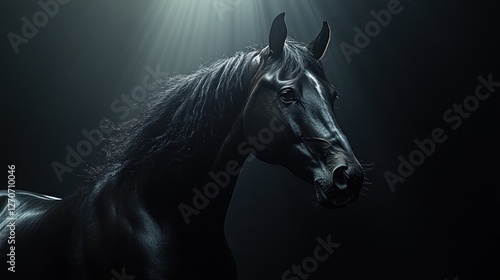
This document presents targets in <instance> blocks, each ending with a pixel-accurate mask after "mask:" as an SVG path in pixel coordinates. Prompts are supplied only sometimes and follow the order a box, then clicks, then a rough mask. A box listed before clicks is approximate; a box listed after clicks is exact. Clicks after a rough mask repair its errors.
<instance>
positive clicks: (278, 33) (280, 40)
mask: <svg viewBox="0 0 500 280" xmlns="http://www.w3.org/2000/svg"><path fill="white" fill-rule="evenodd" d="M286 36H287V28H286V24H285V13H281V14H279V15H277V16H276V18H274V21H273V25H272V26H271V31H270V32H269V48H270V49H271V52H272V53H271V55H272V56H279V55H280V54H281V53H282V52H283V46H284V45H285V40H286Z"/></svg>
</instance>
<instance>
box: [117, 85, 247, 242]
mask: <svg viewBox="0 0 500 280" xmlns="http://www.w3.org/2000/svg"><path fill="white" fill-rule="evenodd" d="M239 95H240V96H244V93H241V94H239ZM243 102H244V101H243V100H242V101H241V102H237V103H239V104H235V107H233V108H232V109H231V112H227V114H226V115H225V120H227V119H231V120H232V123H231V124H229V122H227V121H221V122H220V123H217V124H216V126H217V127H216V128H215V130H216V131H218V134H217V136H214V137H213V138H211V139H207V142H206V145H205V146H204V148H203V149H202V150H199V151H197V152H196V153H195V154H193V155H190V156H189V157H185V158H184V159H183V160H180V161H178V162H174V163H169V164H156V166H154V167H148V166H145V167H143V168H142V169H141V170H137V172H135V174H134V175H133V176H126V178H125V177H123V178H117V181H115V183H114V185H115V186H114V188H113V189H115V190H114V191H113V193H114V195H115V196H117V197H118V198H119V197H122V196H123V195H122V193H123V192H125V191H127V192H129V193H134V194H138V195H137V196H134V197H135V198H134V199H135V201H133V202H132V203H134V204H136V205H140V207H143V208H144V209H145V210H146V211H147V212H149V213H151V215H152V217H153V219H155V220H156V221H157V222H158V223H164V224H166V225H168V227H169V228H172V226H174V227H175V228H177V229H179V230H181V231H183V232H186V231H187V232H190V233H202V234H204V235H206V236H210V234H209V233H210V232H212V233H213V234H214V235H220V234H221V233H222V232H223V225H224V220H225V216H226V213H227V210H228V206H229V203H230V200H231V196H232V193H233V189H234V186H235V183H236V179H237V177H238V171H239V169H240V168H241V166H242V165H243V163H244V161H245V158H246V155H244V154H240V153H238V145H239V144H240V143H242V141H243V126H242V121H241V111H242V108H243ZM108 193H110V192H108ZM129 211H135V210H134V209H130V210H129Z"/></svg>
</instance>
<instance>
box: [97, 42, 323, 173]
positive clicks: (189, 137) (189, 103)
mask: <svg viewBox="0 0 500 280" xmlns="http://www.w3.org/2000/svg"><path fill="white" fill-rule="evenodd" d="M263 51H264V52H265V54H266V55H268V54H269V49H268V48H265V49H264V50H263ZM259 52H260V51H258V50H255V49H253V50H249V51H246V52H237V53H236V54H235V55H233V56H231V57H228V58H223V59H220V60H217V61H215V62H214V63H212V64H210V65H208V66H202V67H200V68H199V69H198V70H197V71H195V72H194V73H192V74H189V75H178V76H174V77H171V78H168V79H166V80H161V81H158V82H157V89H156V91H155V92H154V93H152V94H150V95H149V96H148V97H149V98H148V100H147V101H146V102H145V103H144V104H143V108H142V113H141V114H140V115H139V116H137V117H135V118H133V119H131V120H129V121H126V122H123V123H120V124H114V125H113V126H114V127H113V129H114V130H115V131H116V132H115V133H114V134H113V135H110V136H109V138H110V139H109V143H108V144H107V146H106V148H105V156H104V159H103V161H102V163H101V165H100V166H98V167H94V168H92V169H91V170H89V171H90V174H91V177H92V178H93V179H99V178H102V176H105V177H109V176H113V175H114V174H116V173H118V172H121V173H123V172H125V173H133V170H135V169H136V168H138V167H140V166H151V165H152V164H154V163H155V162H157V161H160V160H161V161H168V162H169V163H173V162H178V161H181V160H183V159H184V158H186V157H191V156H193V155H194V154H196V152H198V151H199V150H202V149H203V147H204V145H205V143H206V142H207V141H208V139H209V138H213V137H214V136H217V133H218V131H217V125H216V124H220V123H221V122H223V123H224V122H228V124H229V125H231V123H229V122H231V121H234V120H227V119H225V117H227V115H228V110H232V109H234V108H233V107H234V104H235V98H240V96H242V94H239V95H238V93H241V92H242V91H244V90H245V85H246V86H248V85H249V83H250V82H251V81H250V79H251V77H248V75H247V74H248V72H249V68H250V67H249V66H250V63H251V62H252V59H253V58H254V57H255V55H257V54H258V53H259ZM311 63H312V65H314V68H317V67H319V68H321V69H322V66H321V63H319V62H318V61H317V60H315V59H314V58H313V56H312V55H311V54H310V52H309V51H306V46H305V45H304V44H302V43H299V42H296V41H294V40H292V39H290V38H288V39H287V41H286V43H285V46H284V50H283V53H282V54H281V56H280V57H279V58H276V59H269V63H267V64H266V65H265V66H264V67H265V68H264V69H263V71H267V72H274V73H278V75H279V77H280V78H282V79H289V80H290V79H296V78H299V77H300V76H301V75H302V73H303V72H304V70H305V68H306V66H307V65H311ZM320 73H323V72H322V71H321V72H320ZM245 96H246V95H245ZM239 109H241V108H239ZM130 171H132V172H130Z"/></svg>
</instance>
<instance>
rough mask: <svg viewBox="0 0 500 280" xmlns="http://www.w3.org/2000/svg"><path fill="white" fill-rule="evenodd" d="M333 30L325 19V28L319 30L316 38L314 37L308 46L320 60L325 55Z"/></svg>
mask: <svg viewBox="0 0 500 280" xmlns="http://www.w3.org/2000/svg"><path fill="white" fill-rule="evenodd" d="M330 37H331V31H330V26H329V25H328V23H327V22H326V21H323V28H322V29H321V32H319V34H318V36H317V37H316V39H314V40H313V41H312V42H311V43H309V45H307V48H308V49H309V50H310V51H311V52H312V54H313V55H314V57H315V58H316V59H317V60H320V59H322V58H323V56H325V54H326V50H327V49H328V45H329V44H330Z"/></svg>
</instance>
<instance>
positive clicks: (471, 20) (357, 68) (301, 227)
mask: <svg viewBox="0 0 500 280" xmlns="http://www.w3.org/2000/svg"><path fill="white" fill-rule="evenodd" d="M170 2H176V0H172V1H170ZM177 2H181V1H177ZM187 2H191V3H192V5H191V8H195V7H196V6H197V5H198V4H199V5H202V4H201V2H202V1H198V2H196V1H187ZM207 2H211V1H206V2H205V4H204V5H207V4H206V3H207ZM226 2H227V3H229V4H231V5H232V6H231V10H230V11H226V12H224V14H223V16H224V18H223V19H222V18H219V14H218V13H219V12H220V10H219V11H215V10H213V11H207V13H209V16H207V21H208V20H209V21H210V24H204V23H203V22H200V20H199V19H198V23H197V24H186V23H189V22H192V21H194V20H195V19H192V20H191V19H189V18H187V19H186V18H185V19H183V20H184V22H176V21H177V20H178V18H175V19H172V18H169V16H168V15H172V14H175V13H176V11H175V10H172V9H174V8H175V7H176V6H175V3H174V4H172V5H171V6H167V9H170V10H169V12H168V14H167V15H166V16H165V17H164V18H162V19H161V20H164V21H165V23H163V25H161V24H157V23H154V21H151V23H150V22H149V21H146V20H145V19H147V18H148V17H149V16H150V14H148V13H150V12H151V9H152V7H153V8H154V5H160V4H164V5H170V4H169V1H160V0H150V1H140V2H139V1H112V0H107V1H100V2H99V1H81V0H79V1H78V0H73V1H71V2H69V3H68V4H65V5H60V10H59V11H58V12H57V14H56V15H54V17H51V18H50V19H49V20H48V23H47V24H46V25H44V26H43V27H41V28H39V30H38V32H37V33H36V34H35V35H34V37H33V38H30V39H29V40H28V42H27V43H26V44H20V45H19V51H18V53H17V54H16V53H15V51H14V48H13V46H12V44H11V43H10V41H9V37H8V34H9V32H14V33H16V34H21V28H22V26H23V21H22V20H21V18H22V17H26V18H28V19H32V15H33V14H34V13H36V12H37V11H39V10H40V9H41V8H40V6H39V4H38V3H37V2H36V1H22V3H21V2H19V1H12V0H8V1H3V5H2V9H1V19H2V25H1V26H0V28H1V32H0V34H2V35H3V36H4V37H3V39H2V40H1V41H0V44H1V48H2V59H1V71H2V72H1V75H0V77H1V80H2V83H1V92H2V98H1V101H0V104H1V113H2V131H1V148H0V151H1V162H2V165H1V166H2V168H4V170H5V171H6V170H7V168H6V166H7V164H15V165H16V169H17V172H16V175H17V184H18V188H22V189H26V190H30V191H35V192H41V193H45V194H49V195H54V196H65V195H67V194H69V193H70V192H71V191H73V190H75V189H76V188H77V187H78V186H79V185H81V184H82V183H83V182H84V178H85V177H84V176H85V172H84V170H85V168H88V167H89V166H92V163H93V162H95V160H96V159H97V158H98V156H99V149H100V148H101V147H102V146H99V147H94V149H95V151H93V152H92V153H91V154H90V155H89V156H87V157H85V158H84V159H85V161H86V163H83V164H80V165H78V166H77V167H75V168H74V170H73V172H71V173H66V174H64V175H63V180H62V181H60V180H58V178H57V177H56V175H55V173H54V171H53V169H52V167H51V164H52V163H53V162H54V161H57V162H60V163H64V161H65V156H66V154H67V150H66V147H67V146H69V147H73V148H74V147H76V145H77V144H78V143H79V142H80V141H82V139H85V138H84V137H85V136H84V135H83V134H82V130H83V129H86V130H91V129H94V128H96V127H98V124H99V121H100V120H101V119H102V118H103V117H106V118H110V119H112V120H113V121H120V119H119V114H116V113H115V112H113V111H112V110H111V109H110V104H112V103H113V102H114V101H115V100H117V99H120V98H121V94H123V93H129V92H130V90H131V89H132V88H133V87H134V86H136V85H138V84H140V83H141V80H142V78H143V77H144V76H145V75H146V74H147V73H148V71H147V70H145V69H146V67H149V68H150V69H155V68H156V67H158V68H159V69H161V71H162V72H167V73H169V74H174V73H189V72H190V71H193V70H194V69H196V67H197V66H198V65H199V64H200V63H209V62H210V61H213V59H216V58H218V57H222V56H224V55H228V54H229V55H230V54H231V53H234V52H235V51H237V50H241V49H243V48H244V47H245V46H247V45H249V44H265V43H266V39H267V32H268V28H269V25H270V22H271V20H272V18H273V17H274V16H275V15H276V14H278V13H279V12H282V11H286V12H287V18H286V20H287V23H288V25H289V28H290V34H289V35H290V36H292V37H294V38H295V39H297V40H300V41H307V40H310V39H312V38H313V37H314V36H315V35H316V34H317V32H318V31H319V28H320V25H321V20H323V19H325V20H328V21H329V22H330V24H331V25H332V28H333V42H332V44H331V46H330V49H329V52H328V54H327V56H326V58H325V59H326V60H325V65H326V71H327V74H328V76H329V77H330V78H331V80H332V82H333V83H334V84H335V85H336V86H337V88H338V89H339V91H340V92H341V99H340V100H339V103H337V104H338V107H339V109H338V110H337V117H338V120H339V123H340V125H341V127H342V128H343V130H344V132H345V133H346V135H347V136H348V138H349V139H350V143H351V146H352V147H353V149H354V151H355V153H356V155H357V157H358V158H359V159H361V160H362V161H363V162H364V163H373V164H374V165H373V170H372V171H371V172H369V173H368V177H369V178H370V180H371V181H372V182H373V185H371V186H369V189H370V190H369V191H365V194H366V195H365V196H362V197H361V198H360V199H359V201H358V202H356V203H355V204H354V205H351V206H349V207H347V208H345V209H341V210H325V209H321V208H319V207H316V206H315V201H314V197H313V194H314V193H313V190H312V189H311V188H310V187H309V186H308V185H307V184H305V183H304V182H301V181H300V180H298V179H296V178H295V177H293V175H291V174H290V173H289V172H288V171H287V170H285V169H283V168H281V167H276V166H269V165H267V164H265V163H262V162H258V161H253V162H251V163H248V164H246V165H245V167H244V170H243V172H242V174H241V177H240V178H239V182H238V185H237V188H236V191H235V194H234V199H233V201H232V204H231V211H230V213H229V215H228V219H227V225H226V232H227V235H228V239H229V241H230V245H231V247H232V249H233V251H234V255H235V257H236V260H237V263H238V269H239V272H240V276H241V279H281V277H282V274H283V272H285V271H286V270H287V269H290V267H291V266H292V265H293V264H300V263H301V262H302V260H304V259H305V258H306V257H309V256H312V254H313V250H314V248H315V247H316V245H317V241H316V238H317V237H321V238H326V236H328V235H331V239H332V240H333V241H334V242H337V243H340V244H341V245H340V246H339V247H338V248H337V249H336V250H335V252H334V253H333V254H332V255H331V256H330V258H328V259H327V260H326V261H325V262H321V263H320V264H319V266H318V268H317V269H316V270H315V271H314V272H312V273H310V276H309V278H308V279H366V277H376V278H381V277H383V278H385V279H500V241H499V239H498V237H499V236H500V231H499V230H498V229H497V228H496V227H495V226H496V224H498V213H499V211H498V210H499V202H498V199H499V198H500V197H499V191H498V183H497V181H496V179H497V174H496V173H497V172H499V164H498V157H499V148H498V140H499V139H500V138H499V136H498V135H499V134H498V132H499V125H498V105H499V104H500V99H499V97H498V94H499V93H500V87H499V88H498V90H497V91H495V92H493V93H491V95H490V96H489V98H485V100H483V101H480V102H478V103H477V104H476V103H474V101H475V100H477V99H474V97H473V96H474V94H475V89H476V87H477V86H478V85H479V84H480V82H479V80H478V77H479V76H481V77H483V78H485V79H488V77H490V79H492V80H494V81H500V65H499V60H498V58H499V55H498V50H499V47H500V43H499V42H500V40H499V39H498V37H499V35H498V34H499V32H498V30H499V29H498V19H497V17H498V16H497V12H496V10H495V9H494V8H493V7H490V6H489V5H488V4H485V3H480V2H477V3H471V2H469V3H461V2H465V1H439V3H435V2H438V1H433V2H431V1H402V2H401V7H404V9H403V10H402V11H401V12H400V13H398V14H396V15H393V16H392V19H391V22H390V23H389V24H388V25H387V26H386V27H383V28H381V30H380V32H379V34H377V35H376V36H374V37H373V38H371V40H370V42H369V44H368V45H367V46H366V47H364V48H360V49H359V50H360V51H359V53H357V54H352V55H351V56H350V58H351V62H350V63H349V62H348V61H347V59H346V58H345V56H344V55H343V53H342V49H341V44H342V42H344V43H347V44H350V45H352V46H355V42H354V41H353V40H354V38H355V35H356V31H355V29H354V28H355V27H360V28H364V27H365V26H366V24H367V23H369V22H370V21H372V20H373V16H372V15H371V14H370V11H371V10H375V11H379V10H381V9H384V8H387V4H388V3H389V2H391V1H387V0H377V1H364V0H357V1H331V0H329V1H327V0H324V1H319V0H311V1H307V2H308V5H309V7H311V9H310V10H304V9H302V8H297V7H299V6H300V7H303V6H304V2H306V1H285V0H280V1H273V3H272V4H270V3H268V2H270V1H257V0H255V1H251V0H247V1H246V0H241V1H239V2H238V1H232V2H231V1H226ZM230 2H231V3H230ZM240 2H241V3H240ZM249 2H254V3H253V5H254V6H253V7H259V8H260V9H253V10H249V9H247V8H246V7H247V6H246V5H247V4H248V3H249ZM485 2H486V1H485ZM184 3H185V2H184ZM235 3H238V4H237V5H236V4H235ZM211 4H212V3H210V4H208V5H207V6H206V7H208V8H210V9H211V8H213V6H212V5H211ZM229 4H228V5H229ZM306 7H307V5H306ZM311 15H314V16H311ZM193 26H194V27H193ZM192 28H196V30H197V32H196V33H193V32H192V30H193V29H192ZM202 34H205V35H206V34H210V36H211V37H210V40H208V41H207V36H201V35H202ZM202 38H203V40H202ZM174 59H175V63H173V62H172V61H173V60H174ZM493 89H494V88H493ZM481 92H482V93H486V92H487V91H486V90H485V89H483V90H482V91H481ZM464 100H465V101H466V104H465V105H466V108H469V109H470V111H471V112H470V113H469V114H465V115H464V116H466V117H461V118H460V119H461V120H462V122H461V123H460V125H459V124H458V123H457V119H456V116H458V114H457V113H452V114H450V115H449V117H452V116H453V117H454V119H453V121H451V120H448V121H446V119H444V118H443V114H445V113H446V112H447V110H449V109H451V110H453V109H454V107H453V104H455V103H457V104H462V103H463V102H464ZM476 107H477V108H476ZM454 125H455V126H456V129H453V128H452V126H454ZM436 128H441V129H443V131H444V133H445V134H446V135H447V138H446V140H445V141H444V142H443V143H438V144H436V147H435V151H433V152H432V153H429V155H428V156H426V157H425V160H424V162H423V163H422V164H421V165H420V166H418V167H416V168H415V170H414V171H413V172H412V174H411V175H409V176H408V178H406V179H405V181H404V182H397V183H395V185H394V189H393V190H391V188H390V187H389V184H388V182H387V180H386V177H385V175H387V172H388V171H389V172H392V173H394V174H398V165H399V162H400V160H399V158H400V157H399V156H400V155H401V156H402V157H403V158H405V159H408V157H409V155H410V154H411V153H412V152H413V151H415V150H416V149H417V145H416V144H415V142H414V141H415V140H416V139H418V140H423V139H427V138H430V137H432V131H433V130H434V129H436ZM413 154H415V153H413ZM5 174H6V173H5ZM384 174H385V175H384ZM5 177H7V176H6V175H5ZM3 182H4V183H2V188H5V187H6V180H5V181H3ZM0 230H2V229H0ZM2 266H3V265H2ZM2 269H3V268H2ZM5 269H6V268H5ZM495 277H496V278H495ZM138 278H139V277H138Z"/></svg>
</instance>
